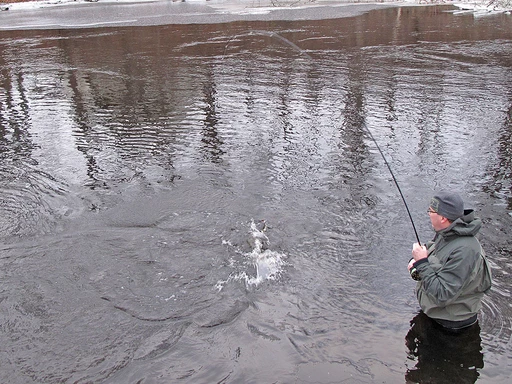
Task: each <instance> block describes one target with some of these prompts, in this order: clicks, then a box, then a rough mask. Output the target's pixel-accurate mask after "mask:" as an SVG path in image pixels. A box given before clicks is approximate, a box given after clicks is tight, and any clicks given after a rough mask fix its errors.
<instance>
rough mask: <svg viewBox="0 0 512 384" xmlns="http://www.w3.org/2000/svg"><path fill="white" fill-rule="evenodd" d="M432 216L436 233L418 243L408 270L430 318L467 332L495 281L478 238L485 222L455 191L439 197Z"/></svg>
mask: <svg viewBox="0 0 512 384" xmlns="http://www.w3.org/2000/svg"><path fill="white" fill-rule="evenodd" d="M428 215H429V217H430V221H431V223H432V227H433V228H434V230H435V232H436V234H435V236H434V238H433V239H432V240H431V241H429V242H428V243H427V244H426V245H420V244H418V243H415V244H414V245H413V249H412V256H413V258H412V259H411V260H410V262H409V265H408V270H409V272H410V273H411V276H412V277H413V278H414V279H415V280H418V284H417V287H416V295H417V297H418V301H419V304H420V307H421V309H422V311H423V312H424V314H425V315H427V316H428V317H429V318H430V319H433V320H434V321H435V322H436V323H437V324H439V325H441V326H442V327H443V328H445V329H447V330H451V331H456V332H457V331H461V330H463V329H465V328H468V327H470V326H472V325H473V324H475V323H476V322H477V313H478V311H479V310H480V308H481V307H482V298H483V295H484V293H487V292H488V291H489V290H490V288H491V283H492V281H491V270H490V266H489V265H488V262H487V259H486V257H485V252H484V251H483V249H482V247H481V245H480V242H479V241H478V239H477V238H476V237H475V236H476V235H477V233H478V232H479V230H480V227H481V225H482V221H481V220H480V219H479V218H477V217H475V213H474V211H473V210H472V209H464V202H463V201H462V198H461V197H460V196H459V195H458V194H456V193H452V192H440V193H438V194H436V195H435V196H434V197H433V198H432V199H431V201H430V206H429V209H428Z"/></svg>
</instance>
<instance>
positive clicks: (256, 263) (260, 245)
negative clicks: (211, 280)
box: [215, 220, 286, 291]
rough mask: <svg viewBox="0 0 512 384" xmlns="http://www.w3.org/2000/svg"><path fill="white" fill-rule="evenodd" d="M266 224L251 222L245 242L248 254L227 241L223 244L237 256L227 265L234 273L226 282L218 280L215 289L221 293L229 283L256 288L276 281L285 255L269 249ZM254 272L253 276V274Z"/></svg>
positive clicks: (283, 263) (281, 269)
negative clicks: (230, 248)
mask: <svg viewBox="0 0 512 384" xmlns="http://www.w3.org/2000/svg"><path fill="white" fill-rule="evenodd" d="M266 230H267V224H266V222H265V220H260V221H258V222H254V220H252V221H251V224H250V231H249V237H248V238H247V242H248V243H249V245H250V246H251V248H252V250H251V251H250V252H243V251H241V250H240V249H239V248H238V247H237V246H236V245H233V244H232V243H231V242H229V241H223V244H225V245H227V246H229V247H233V248H234V249H235V252H236V255H237V256H242V257H241V258H237V257H235V258H231V259H230V260H229V265H230V267H231V268H233V269H235V270H236V271H234V272H232V273H231V274H230V275H229V276H228V278H227V279H226V280H219V281H218V282H217V284H215V288H216V289H217V290H219V291H221V290H222V289H223V288H224V287H225V286H226V284H228V283H229V282H231V281H243V282H244V283H245V285H246V287H252V286H258V285H260V284H261V283H262V282H264V281H267V280H277V279H278V278H279V276H281V274H282V272H283V268H284V266H285V265H286V260H285V259H286V255H285V254H283V253H280V252H276V251H273V250H271V249H270V240H269V238H268V237H267V235H266V233H265V232H266ZM254 270H255V274H254Z"/></svg>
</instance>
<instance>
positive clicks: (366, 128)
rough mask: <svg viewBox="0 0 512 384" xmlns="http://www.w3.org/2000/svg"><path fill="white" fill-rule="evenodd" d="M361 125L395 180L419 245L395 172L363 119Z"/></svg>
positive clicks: (416, 232)
mask: <svg viewBox="0 0 512 384" xmlns="http://www.w3.org/2000/svg"><path fill="white" fill-rule="evenodd" d="M362 125H363V127H364V128H365V130H366V132H367V133H368V135H370V137H371V139H372V141H373V142H374V143H375V146H376V147H377V149H378V150H379V153H380V155H381V156H382V159H383V160H384V163H385V164H386V166H387V167H388V170H389V173H390V174H391V177H392V178H393V181H394V182H395V185H396V188H397V189H398V192H399V193H400V197H402V201H403V202H404V205H405V209H406V210H407V214H408V215H409V220H410V221H411V224H412V229H413V230H414V234H415V235H416V240H418V244H420V245H421V242H420V237H419V236H418V231H416V226H415V225H414V221H413V219H412V216H411V211H409V206H408V205H407V201H405V197H404V194H403V193H402V190H401V189H400V185H398V181H397V180H396V177H395V174H394V173H393V171H392V170H391V166H390V165H389V163H388V161H387V160H386V156H384V153H383V152H382V150H381V149H380V147H379V144H377V140H375V137H373V135H372V132H371V131H370V129H368V127H367V125H366V123H365V122H364V121H363V122H362Z"/></svg>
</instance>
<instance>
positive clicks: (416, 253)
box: [412, 243, 428, 261]
mask: <svg viewBox="0 0 512 384" xmlns="http://www.w3.org/2000/svg"><path fill="white" fill-rule="evenodd" d="M427 256H428V252H427V247H425V246H424V245H421V244H418V243H414V245H413V246H412V258H413V259H414V261H418V260H421V259H426V258H427Z"/></svg>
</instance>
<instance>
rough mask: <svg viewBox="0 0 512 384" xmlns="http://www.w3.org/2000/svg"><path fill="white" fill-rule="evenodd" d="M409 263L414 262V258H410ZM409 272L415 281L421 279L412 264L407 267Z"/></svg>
mask: <svg viewBox="0 0 512 384" xmlns="http://www.w3.org/2000/svg"><path fill="white" fill-rule="evenodd" d="M409 264H410V265H411V264H414V259H413V258H411V260H409ZM409 273H410V274H411V277H412V279H413V280H416V281H420V280H421V277H420V273H419V272H418V270H417V269H416V268H415V267H414V266H412V267H411V268H410V269H409Z"/></svg>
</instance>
